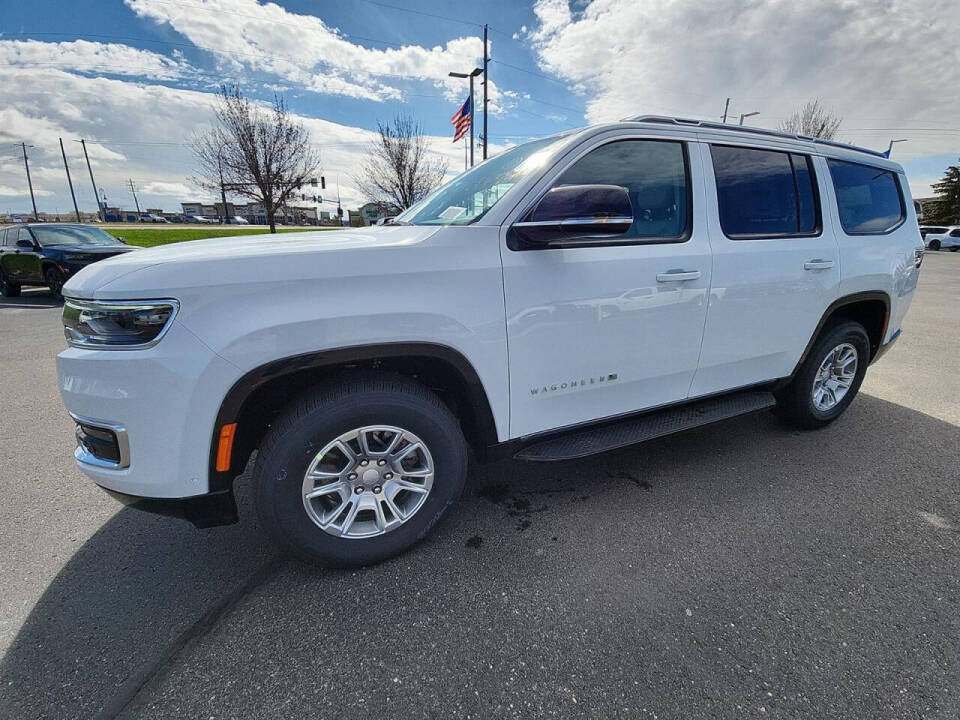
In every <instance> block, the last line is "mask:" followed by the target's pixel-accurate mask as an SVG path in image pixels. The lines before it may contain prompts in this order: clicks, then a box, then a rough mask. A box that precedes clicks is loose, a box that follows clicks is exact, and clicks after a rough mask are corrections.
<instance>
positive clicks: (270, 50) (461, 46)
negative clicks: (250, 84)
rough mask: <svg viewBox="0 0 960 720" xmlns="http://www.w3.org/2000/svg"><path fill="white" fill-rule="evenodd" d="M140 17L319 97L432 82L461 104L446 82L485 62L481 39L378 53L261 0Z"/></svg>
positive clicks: (132, 0) (460, 90) (165, 7)
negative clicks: (454, 73)
mask: <svg viewBox="0 0 960 720" xmlns="http://www.w3.org/2000/svg"><path fill="white" fill-rule="evenodd" d="M125 2H126V4H127V5H128V6H129V7H130V8H131V9H132V10H133V11H134V12H135V13H136V14H137V15H139V16H140V17H143V18H149V19H151V20H154V21H156V22H158V23H163V24H169V25H170V27H172V28H173V29H174V30H176V31H177V32H178V33H180V34H181V35H183V36H184V37H186V38H187V39H188V40H190V41H191V42H192V43H194V44H195V45H196V46H197V47H199V48H203V49H206V50H209V51H212V52H214V53H216V54H217V55H218V57H219V59H220V60H221V62H222V63H224V65H225V66H227V67H229V68H233V69H235V70H240V69H243V68H248V69H250V70H255V71H262V72H267V73H271V74H275V75H277V76H279V77H281V78H283V79H284V80H286V81H288V82H290V83H294V84H297V85H300V86H304V87H307V88H309V89H311V90H313V91H315V92H321V93H328V94H337V95H346V96H348V97H354V98H361V99H365V100H380V101H382V100H387V99H400V98H402V91H401V89H400V88H398V87H397V85H398V84H399V83H401V82H402V81H409V80H426V81H432V82H433V84H434V85H435V86H436V87H437V88H438V89H440V90H442V91H443V93H444V95H445V96H446V97H448V98H450V99H453V98H455V97H462V96H463V94H464V82H463V81H462V80H456V79H453V78H450V77H448V76H447V73H449V72H450V71H451V70H462V71H468V70H470V69H471V68H473V67H475V66H476V65H477V63H478V62H479V61H480V58H481V57H482V55H483V42H482V41H481V40H480V38H479V37H460V38H455V39H453V40H449V41H447V42H446V43H445V44H444V45H436V46H434V47H432V48H427V47H422V46H419V45H403V46H402V47H388V48H386V49H377V48H369V47H364V46H363V45H360V44H358V43H355V42H352V41H351V40H350V36H349V35H345V34H344V33H342V32H341V31H340V30H339V29H337V28H334V27H330V26H329V25H327V24H326V23H325V22H324V21H323V20H321V19H320V18H319V17H316V16H314V15H300V14H297V13H293V12H290V11H288V10H286V9H284V8H282V7H280V6H279V5H276V4H274V3H265V4H261V3H260V2H258V0H200V1H199V2H196V3H191V4H189V5H186V4H179V3H173V2H169V1H168V0H125ZM488 92H489V95H490V98H491V106H492V107H491V112H498V113H499V112H500V107H499V105H498V104H497V102H498V100H499V94H498V91H497V88H496V84H495V83H490V87H489V89H488Z"/></svg>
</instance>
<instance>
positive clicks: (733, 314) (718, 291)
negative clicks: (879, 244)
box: [690, 139, 840, 397]
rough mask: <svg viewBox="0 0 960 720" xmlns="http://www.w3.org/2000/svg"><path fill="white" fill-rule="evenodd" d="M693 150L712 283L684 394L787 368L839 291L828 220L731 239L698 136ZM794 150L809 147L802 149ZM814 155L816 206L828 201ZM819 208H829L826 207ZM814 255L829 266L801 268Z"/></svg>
mask: <svg viewBox="0 0 960 720" xmlns="http://www.w3.org/2000/svg"><path fill="white" fill-rule="evenodd" d="M726 142H727V143H728V144H738V143H734V142H733V141H731V140H729V139H728V140H726ZM749 146H750V147H760V148H763V147H769V148H770V149H772V150H782V147H781V145H780V144H768V143H764V142H763V141H751V142H750V143H749ZM700 149H701V152H702V155H703V167H704V179H705V183H706V192H705V196H706V203H707V215H708V217H709V221H708V222H709V228H710V244H711V247H712V250H713V283H712V286H711V289H710V302H709V308H708V310H707V322H706V327H705V330H704V337H703V349H702V351H701V354H700V365H699V368H698V370H697V373H696V376H695V377H694V379H693V384H692V386H691V389H690V395H691V397H697V396H701V395H709V394H712V393H717V392H722V391H724V390H730V389H734V388H738V387H743V386H747V385H751V384H754V383H760V382H764V381H767V380H774V379H777V378H782V377H785V376H787V375H790V373H791V372H793V369H794V366H795V365H796V363H797V360H798V359H799V358H800V356H801V355H802V353H803V351H804V348H805V347H806V345H807V342H808V341H809V339H810V337H811V335H812V333H813V332H814V330H815V329H816V327H817V323H818V322H819V321H820V318H821V317H822V316H823V313H824V312H825V311H826V309H827V308H828V307H829V306H830V304H831V303H832V302H833V301H834V300H836V298H837V297H838V294H839V292H840V254H839V249H838V247H837V241H836V237H835V235H834V232H833V226H832V224H831V222H830V221H829V219H827V218H824V219H823V221H822V230H821V233H820V234H819V235H818V236H816V237H785V238H757V239H739V240H731V239H730V238H728V237H727V236H726V235H725V234H724V232H723V229H722V228H721V226H720V219H719V216H718V203H717V189H716V180H715V175H714V172H713V163H712V160H711V155H710V147H709V145H708V144H707V143H704V144H702V145H701V146H700ZM797 152H804V153H805V154H809V150H807V149H803V148H798V149H797ZM813 159H814V166H815V168H816V174H817V186H818V188H819V193H820V205H821V207H822V208H827V207H828V206H829V204H830V203H829V202H827V201H826V198H827V196H826V194H825V193H826V191H827V187H826V185H828V184H829V175H827V176H826V177H825V176H824V172H823V167H822V165H821V162H820V161H821V160H822V159H821V158H817V157H815V156H814V158H813ZM822 213H823V214H824V215H829V210H827V209H823V210H822ZM813 260H822V261H827V262H829V263H832V266H831V267H828V268H823V269H807V268H805V264H806V263H808V262H809V261H813Z"/></svg>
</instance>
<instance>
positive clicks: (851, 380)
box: [776, 321, 870, 430]
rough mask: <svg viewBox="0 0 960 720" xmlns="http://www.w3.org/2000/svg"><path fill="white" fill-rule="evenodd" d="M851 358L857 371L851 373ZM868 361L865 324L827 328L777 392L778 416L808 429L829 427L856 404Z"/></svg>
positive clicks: (853, 323) (844, 324) (868, 339)
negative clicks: (785, 383)
mask: <svg viewBox="0 0 960 720" xmlns="http://www.w3.org/2000/svg"><path fill="white" fill-rule="evenodd" d="M851 358H852V362H853V363H855V370H850V365H849V363H850V362H851ZM869 362H870V337H869V336H868V335H867V331H866V330H865V329H864V327H863V325H861V324H860V323H858V322H854V321H846V322H841V323H839V324H836V325H833V326H831V327H828V328H827V329H825V330H824V331H823V332H822V333H821V334H820V337H819V338H818V339H817V341H816V342H815V343H814V345H813V347H812V348H811V349H810V353H809V355H807V358H806V360H804V361H803V364H802V365H801V366H800V369H799V370H798V371H797V373H796V375H794V377H793V380H791V381H790V384H789V385H787V386H786V387H785V388H784V389H783V390H781V391H780V392H779V393H777V410H776V412H777V415H779V416H780V418H781V419H782V420H784V421H785V422H786V423H788V424H790V425H793V426H795V427H800V428H805V429H808V430H813V429H816V428H820V427H823V426H824V425H828V424H829V423H831V422H833V421H834V420H836V419H837V418H838V417H840V415H841V414H843V411H844V410H846V409H847V407H848V406H849V405H850V403H851V402H853V398H854V397H856V394H857V391H858V390H859V389H860V384H861V383H862V382H863V377H864V375H865V374H866V372H867V364H868V363H869ZM843 363H847V364H846V366H845V367H846V368H847V370H850V371H849V373H844V372H843V367H841V366H842V365H843Z"/></svg>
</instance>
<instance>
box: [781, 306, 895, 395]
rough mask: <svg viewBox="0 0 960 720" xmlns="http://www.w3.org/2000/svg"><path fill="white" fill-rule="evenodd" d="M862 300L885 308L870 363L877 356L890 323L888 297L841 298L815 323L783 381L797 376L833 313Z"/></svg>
mask: <svg viewBox="0 0 960 720" xmlns="http://www.w3.org/2000/svg"><path fill="white" fill-rule="evenodd" d="M864 300H879V301H881V302H882V303H883V306H884V308H886V311H885V313H884V316H883V327H882V329H881V330H880V341H879V342H878V343H877V348H871V350H872V352H871V356H870V362H871V363H872V362H873V361H874V360H875V359H876V358H877V357H878V356H879V353H878V352H877V349H878V348H879V347H880V346H882V345H883V339H884V338H885V337H886V336H887V324H888V323H889V322H890V296H889V295H887V293H885V292H882V291H879V290H876V291H868V292H858V293H853V294H852V295H845V296H843V297H842V298H838V299H836V300H834V301H833V302H832V303H830V306H829V307H828V308H827V309H826V311H824V313H823V316H822V317H821V318H820V322H818V323H817V327H816V329H814V331H813V335H811V336H810V340H809V341H808V342H807V346H806V347H805V348H804V349H803V354H802V355H801V356H800V359H799V360H798V361H797V364H796V365H795V366H794V368H793V372H791V373H790V376H789V378H785V380H787V381H789V380H790V378H793V376H794V375H796V374H797V371H798V370H800V367H801V366H802V365H803V363H804V362H805V361H806V359H807V355H809V354H810V350H812V349H813V344H814V343H815V342H816V341H817V338H818V337H819V336H820V332H821V331H822V330H823V328H824V326H825V325H826V324H827V323H828V322H829V321H830V318H831V317H832V316H833V315H834V313H836V311H837V310H839V309H840V308H842V307H844V306H846V305H853V304H855V303H858V302H863V301H864Z"/></svg>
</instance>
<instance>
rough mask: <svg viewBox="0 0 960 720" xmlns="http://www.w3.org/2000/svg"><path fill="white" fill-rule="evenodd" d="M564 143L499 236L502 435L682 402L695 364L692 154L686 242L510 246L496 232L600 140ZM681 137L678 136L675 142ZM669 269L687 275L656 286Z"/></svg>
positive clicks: (704, 246) (695, 170) (705, 283)
mask: <svg viewBox="0 0 960 720" xmlns="http://www.w3.org/2000/svg"><path fill="white" fill-rule="evenodd" d="M626 139H674V138H670V137H669V136H667V137H664V136H662V135H656V134H646V133H637V132H635V131H634V132H630V131H627V132H623V131H621V132H619V133H602V134H599V135H597V136H595V137H592V138H590V139H589V140H588V141H587V142H585V143H583V144H582V145H580V146H578V147H576V148H573V149H572V150H571V152H570V153H569V155H568V156H567V157H565V158H563V159H562V160H561V161H560V162H559V163H558V164H557V165H555V166H554V167H553V168H552V169H551V170H550V171H549V172H548V173H546V175H545V176H544V178H543V179H542V180H541V182H539V183H538V184H537V185H536V186H535V187H534V188H532V189H531V191H530V193H529V194H528V195H527V196H526V197H525V198H524V200H523V202H521V203H520V204H519V207H518V209H517V212H516V213H515V214H514V215H513V216H512V217H510V218H508V220H507V222H505V224H504V226H503V228H502V229H501V252H502V254H503V274H504V291H505V296H506V312H507V336H508V341H509V350H510V398H511V422H510V435H511V436H512V437H520V436H524V435H530V434H533V433H538V432H543V431H547V430H553V429H556V428H560V427H564V426H567V425H573V424H576V423H581V422H585V421H590V420H596V419H599V418H604V417H609V416H614V415H618V414H622V413H628V412H632V411H635V410H640V409H645V408H650V407H654V406H657V405H663V404H666V403H671V402H677V401H680V400H683V399H684V398H686V396H687V391H688V389H689V386H690V380H691V378H692V377H693V373H694V372H695V370H696V367H697V358H698V355H699V352H700V339H701V334H702V331H703V320H704V311H705V302H706V294H707V288H709V286H710V248H709V243H708V240H707V224H706V218H705V216H704V214H703V207H704V202H703V183H702V179H701V177H700V173H701V168H700V160H699V156H698V154H697V153H696V152H692V153H690V155H689V156H690V182H691V184H692V201H693V218H692V223H693V224H692V235H691V236H690V237H689V238H688V239H687V240H686V241H684V242H662V243H650V244H634V245H613V246H602V245H596V246H584V247H573V248H543V249H533V250H511V249H510V248H509V247H508V245H507V232H508V229H509V226H510V223H511V222H514V221H516V220H517V219H518V216H519V214H520V213H521V212H523V211H524V210H525V209H526V207H527V205H529V204H530V203H531V202H533V201H534V200H535V199H536V198H537V197H538V196H539V194H540V193H541V192H543V191H545V190H546V189H547V188H548V187H550V185H551V184H552V183H553V181H554V180H555V179H556V178H557V177H558V176H559V175H560V173H561V172H562V171H563V170H564V169H566V168H567V167H568V166H569V165H570V164H571V163H572V162H574V161H575V160H576V159H579V158H580V157H582V156H583V155H585V154H586V153H587V152H588V151H589V150H590V149H594V148H596V147H598V146H599V145H601V144H603V143H605V142H609V141H611V140H626ZM679 139H680V140H681V141H683V140H685V139H686V138H682V137H681V138H679ZM670 270H687V271H698V272H699V273H700V276H699V277H698V278H697V279H694V280H687V281H672V282H658V280H657V275H658V274H663V273H666V272H668V271H670Z"/></svg>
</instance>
